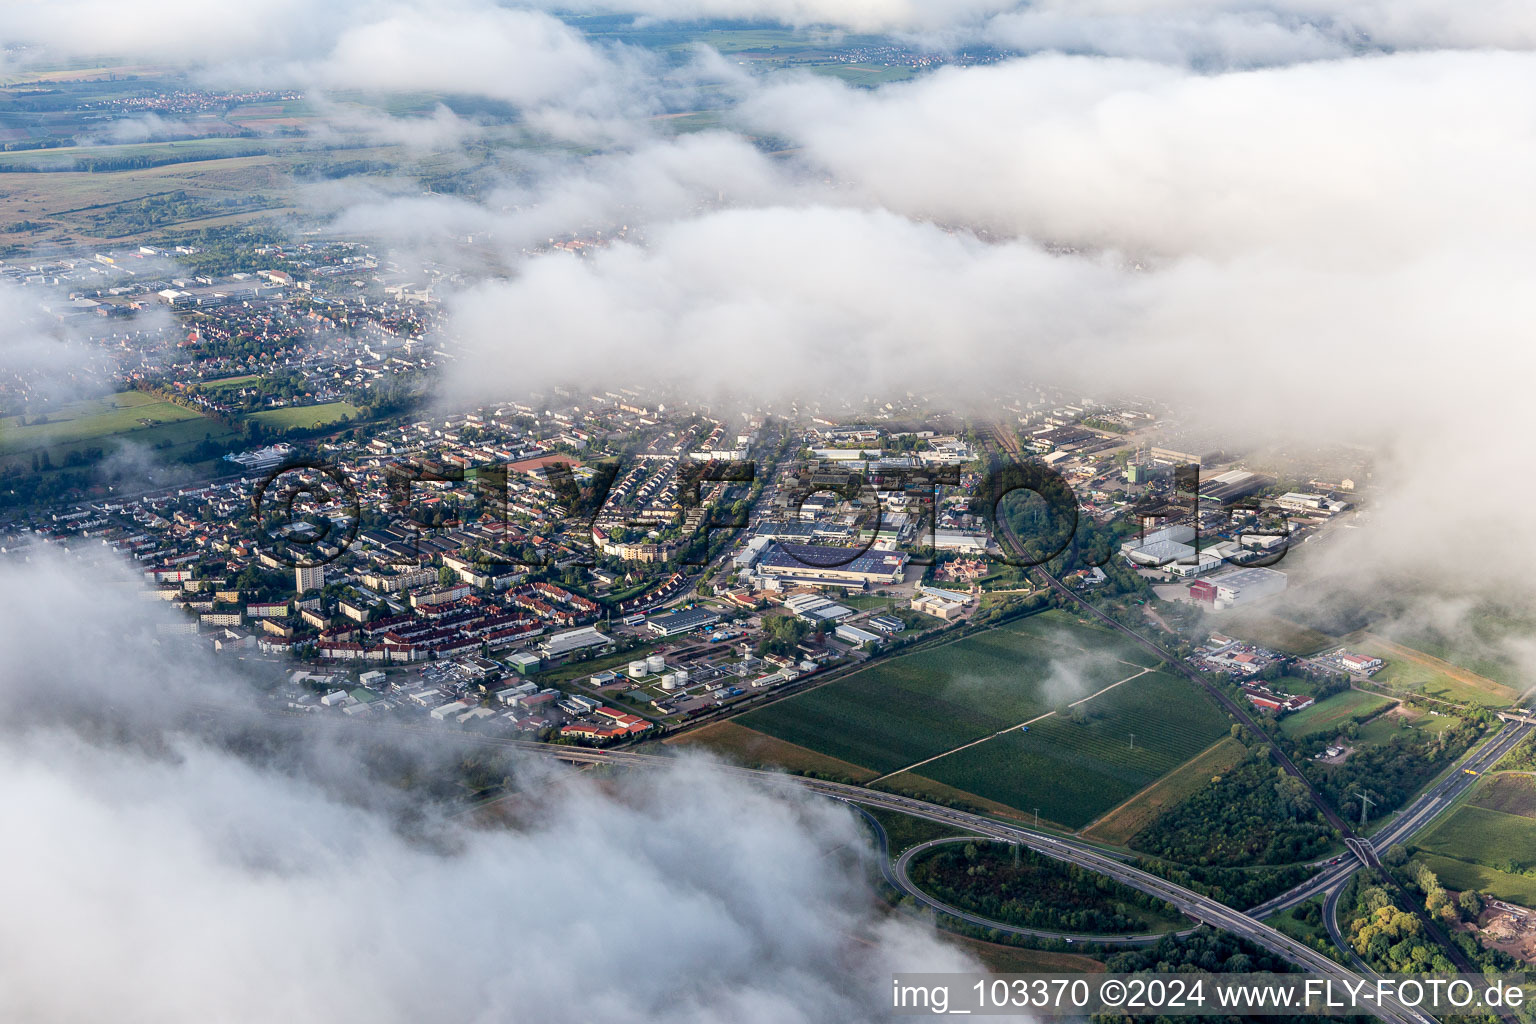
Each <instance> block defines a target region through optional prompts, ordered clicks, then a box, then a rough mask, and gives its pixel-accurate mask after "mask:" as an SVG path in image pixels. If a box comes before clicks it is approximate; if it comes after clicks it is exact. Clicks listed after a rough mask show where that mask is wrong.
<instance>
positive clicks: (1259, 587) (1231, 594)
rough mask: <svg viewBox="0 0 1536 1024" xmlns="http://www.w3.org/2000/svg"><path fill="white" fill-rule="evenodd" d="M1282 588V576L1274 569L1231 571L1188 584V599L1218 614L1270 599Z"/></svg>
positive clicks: (1283, 579)
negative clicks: (1218, 612)
mask: <svg viewBox="0 0 1536 1024" xmlns="http://www.w3.org/2000/svg"><path fill="white" fill-rule="evenodd" d="M1285 584H1286V578H1285V573H1283V572H1276V571H1275V570H1274V569H1260V568H1246V569H1231V570H1228V571H1227V572H1224V573H1219V574H1217V575H1215V576H1212V577H1211V578H1210V579H1205V580H1196V581H1195V582H1193V583H1191V584H1190V585H1189V596H1190V597H1191V598H1192V599H1194V600H1196V601H1201V602H1203V603H1205V604H1209V605H1210V606H1211V607H1212V608H1215V609H1216V610H1217V611H1220V610H1221V609H1223V608H1232V607H1234V606H1236V605H1240V604H1251V603H1252V602H1254V601H1257V600H1260V599H1261V598H1265V597H1271V596H1273V595H1275V594H1278V593H1280V592H1281V591H1282V590H1284V589H1285Z"/></svg>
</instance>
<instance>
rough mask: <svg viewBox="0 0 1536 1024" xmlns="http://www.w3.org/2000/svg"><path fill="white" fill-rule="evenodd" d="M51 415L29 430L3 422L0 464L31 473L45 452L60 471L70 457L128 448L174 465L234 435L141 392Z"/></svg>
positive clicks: (109, 397)
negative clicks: (205, 443)
mask: <svg viewBox="0 0 1536 1024" xmlns="http://www.w3.org/2000/svg"><path fill="white" fill-rule="evenodd" d="M47 416H48V422H47V423H29V424H27V425H26V426H22V425H20V423H19V422H18V420H17V418H16V417H14V416H13V417H6V418H5V419H3V420H0V465H6V466H16V467H18V468H21V469H30V468H31V465H32V456H33V454H34V453H38V454H40V453H41V452H44V451H46V452H47V453H48V458H49V459H50V460H51V461H52V464H53V466H54V467H55V468H60V467H63V466H64V465H65V460H66V459H67V458H68V457H69V454H70V453H71V452H75V451H79V452H84V451H85V450H86V449H89V448H100V449H102V450H103V451H105V452H107V453H111V452H113V451H116V450H117V449H119V448H121V447H123V446H124V445H125V444H126V445H137V446H141V447H143V448H150V449H153V450H154V455H155V457H156V458H158V459H160V460H164V461H171V460H174V459H176V458H178V457H180V456H181V455H183V454H185V453H186V452H188V451H189V450H190V449H191V448H192V447H193V446H195V445H197V444H198V443H199V442H201V441H202V440H203V439H204V438H205V437H207V438H211V439H212V440H214V441H220V442H222V441H227V440H229V439H230V438H232V437H233V436H234V432H233V431H231V430H230V429H229V428H228V427H225V426H223V425H221V424H219V423H216V422H214V421H213V420H210V419H206V418H205V417H203V416H201V415H200V414H198V413H196V412H193V411H192V410H190V409H184V408H182V407H181V406H179V405H174V404H172V403H170V402H164V401H161V400H160V399H158V398H155V397H154V396H153V395H146V394H143V393H141V392H138V391H123V392H120V393H118V394H115V395H107V396H105V397H103V398H93V399H86V400H83V401H79V402H71V403H69V404H68V405H64V406H59V407H57V408H55V409H51V410H49V411H48V413H47ZM28 418H29V419H30V418H31V417H28Z"/></svg>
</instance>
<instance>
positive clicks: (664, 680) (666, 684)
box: [661, 672, 677, 690]
mask: <svg viewBox="0 0 1536 1024" xmlns="http://www.w3.org/2000/svg"><path fill="white" fill-rule="evenodd" d="M661 688H662V689H663V690H675V689H677V675H676V674H675V673H671V672H669V673H667V674H666V675H664V676H662V677H661Z"/></svg>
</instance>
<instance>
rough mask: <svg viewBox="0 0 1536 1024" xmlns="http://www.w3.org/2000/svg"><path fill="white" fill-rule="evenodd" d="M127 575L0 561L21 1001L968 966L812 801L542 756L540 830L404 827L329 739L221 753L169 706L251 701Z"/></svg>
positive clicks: (614, 1002)
mask: <svg viewBox="0 0 1536 1024" xmlns="http://www.w3.org/2000/svg"><path fill="white" fill-rule="evenodd" d="M120 579H122V576H121V574H120V572H119V571H117V570H113V569H109V568H107V567H105V566H98V567H95V568H92V569H86V568H84V567H82V566H81V565H80V564H78V563H77V562H75V561H73V560H60V559H58V558H55V557H53V556H51V555H47V554H41V555H36V556H34V559H33V561H32V563H31V564H30V565H23V566H16V565H5V566H0V642H3V644H4V647H5V650H6V652H7V670H6V673H5V683H4V687H3V690H0V706H3V708H4V710H5V714H6V725H5V728H4V730H3V733H0V811H3V813H4V814H5V815H6V816H7V818H8V819H9V820H12V821H17V822H25V823H26V827H25V828H21V829H18V830H15V832H14V834H13V836H12V837H11V841H10V842H8V843H7V844H6V848H5V851H4V853H3V854H0V865H3V869H4V870H3V871H0V879H3V880H0V898H3V899H4V900H5V903H6V907H7V913H6V916H5V920H4V921H3V922H0V952H3V954H4V955H3V957H0V1015H4V1016H5V1017H6V1018H7V1019H12V1020H79V1019H100V1018H104V1017H109V1016H112V1015H114V1014H118V1013H121V1012H122V1008H123V1007H125V1006H127V1007H132V1015H133V1016H134V1017H135V1018H145V1019H148V1018H153V1019H156V1020H161V1021H172V1022H174V1021H200V1020H207V1019H209V1018H210V1017H217V1018H219V1019H222V1020H235V1021H271V1020H275V1019H286V1020H294V1021H365V1020H368V1021H420V1020H426V1019H432V1020H498V1021H530V1022H533V1021H546V1020H551V1019H558V1018H560V1017H563V1016H567V1015H568V1014H569V1012H570V1007H571V1006H572V1005H573V1003H574V1002H579V1003H580V1004H581V1005H582V1006H583V1007H584V1010H583V1012H584V1013H587V1014H590V1015H592V1016H594V1017H597V1018H601V1019H605V1020H615V1021H662V1020H665V1021H698V1022H701V1024H702V1022H706V1021H719V1020H732V1021H747V1022H751V1021H761V1022H765V1024H766V1022H770V1021H822V1020H831V1019H839V1020H844V1019H846V1020H874V1019H883V1018H882V1017H881V1015H880V1013H879V1012H878V1007H879V1006H880V1005H882V1004H881V1000H882V999H883V998H885V997H886V989H887V986H888V985H889V974H890V972H891V971H894V970H903V969H925V970H962V969H968V968H969V969H974V965H972V964H970V963H969V962H968V961H966V960H965V958H964V957H963V956H962V955H961V954H959V953H958V952H956V951H954V950H952V949H950V948H948V947H946V946H944V945H941V944H940V943H939V942H938V941H937V940H936V939H935V938H934V937H933V936H932V934H931V933H929V932H927V931H925V930H923V929H922V928H920V927H919V926H918V925H916V924H914V923H912V922H911V921H910V920H908V919H905V918H901V917H894V918H884V917H882V916H881V915H879V914H877V913H876V912H875V910H874V909H873V907H874V905H875V904H874V901H873V900H872V898H871V895H870V893H869V891H868V890H867V889H866V888H865V883H864V881H863V878H862V877H861V875H860V874H859V872H858V871H856V870H855V869H854V868H852V867H851V866H850V865H849V863H848V861H847V859H846V857H847V854H848V853H849V852H850V851H852V850H857V849H861V848H862V847H863V842H864V841H863V839H862V837H861V835H860V833H859V832H858V830H857V827H856V825H855V823H854V820H853V819H852V818H851V817H850V815H849V814H848V812H847V811H846V810H844V809H842V808H840V807H837V806H835V805H832V804H829V803H826V802H823V801H817V800H812V799H809V798H788V799H786V798H783V797H779V796H773V795H769V794H768V793H765V792H763V791H761V790H758V789H755V788H753V787H750V786H747V785H744V784H742V783H740V782H736V781H727V780H725V779H722V778H721V777H720V776H718V775H715V774H712V773H710V772H709V771H708V770H707V769H706V768H704V767H701V766H697V765H693V764H688V763H684V764H680V765H679V767H677V768H676V769H674V770H667V771H663V772H657V773H654V774H650V773H647V774H637V775H634V776H626V775H619V776H617V777H615V778H613V779H611V780H610V781H609V782H608V783H606V784H599V782H598V781H597V780H595V779H589V778H571V779H566V780H564V781H558V782H557V781H554V780H553V779H547V780H545V781H543V782H540V779H541V773H540V772H539V771H536V770H532V769H530V775H529V782H530V785H531V786H532V787H533V788H532V789H531V791H530V793H529V795H528V796H527V797H526V798H525V800H526V801H528V802H529V803H526V804H525V805H524V806H525V809H526V810H527V812H528V813H525V814H524V815H523V817H524V818H526V819H527V820H528V821H529V822H530V824H528V825H527V826H526V827H522V828H519V829H503V828H476V827H471V826H469V825H468V824H467V823H462V822H459V821H458V820H457V819H453V818H448V817H444V816H442V815H441V814H437V815H433V814H432V813H431V811H430V810H429V811H428V814H427V816H426V819H425V821H424V822H420V823H418V826H417V827H415V828H413V829H410V830H402V828H401V827H400V826H399V824H398V823H397V822H396V821H395V820H394V818H393V817H392V816H391V815H389V814H387V813H385V812H384V811H383V810H382V809H381V807H382V806H386V805H387V804H388V803H389V802H390V800H391V799H392V798H391V797H388V796H385V797H383V798H381V799H380V800H379V801H378V802H377V803H375V802H374V801H371V800H369V799H366V796H367V792H366V791H367V790H368V788H369V787H370V785H371V784H369V783H368V782H367V781H366V779H362V778H358V777H357V776H359V775H362V774H363V773H364V771H365V769H364V767H363V766H362V765H361V764H359V763H356V762H353V761H350V760H349V755H348V753H347V750H348V748H347V747H345V746H337V747H335V748H334V749H332V750H330V751H328V752H317V751H313V750H311V751H309V752H308V753H307V754H306V755H305V760H307V761H308V762H309V767H307V768H303V769H300V768H296V767H295V766H294V765H293V764H284V763H271V764H267V763H262V762H261V761H260V760H256V761H253V760H251V759H249V758H237V757H235V756H232V755H230V754H227V753H223V752H220V751H219V750H217V749H214V748H213V747H211V746H209V745H208V744H207V743H205V742H203V741H202V740H201V739H200V738H198V737H197V736H196V735H194V734H193V733H192V732H191V731H190V730H184V729H181V728H178V727H177V726H176V725H175V723H176V722H177V720H178V719H179V718H180V717H181V710H184V709H186V708H187V707H188V706H189V704H192V703H196V704H197V705H198V706H199V707H202V708H207V709H209V710H208V711H207V714H213V713H214V712H213V711H212V709H213V708H216V707H218V706H220V705H222V704H226V703H227V704H228V705H230V707H231V708H233V707H235V706H237V701H236V700H235V699H234V696H233V694H234V693H235V692H237V691H238V689H239V685H240V684H238V683H237V682H236V681H235V680H234V679H233V678H231V675H232V670H231V669H230V668H228V667H223V666H220V665H217V664H215V663H213V662H212V661H210V660H208V659H206V658H204V657H202V656H201V655H198V654H195V653H191V652H189V651H187V650H186V649H185V648H184V646H183V645H184V644H186V643H189V642H190V641H189V640H187V639H186V638H174V639H172V638H167V639H166V640H165V641H164V643H163V645H162V644H160V643H159V642H157V640H156V639H155V629H154V626H155V622H156V621H158V620H165V619H166V617H167V615H168V614H169V613H168V612H167V611H165V610H164V609H163V606H160V605H159V603H158V602H155V603H154V605H146V604H143V603H142V600H143V599H141V598H138V597H137V596H135V595H133V594H132V593H131V590H132V589H134V588H133V584H132V583H131V581H130V582H126V583H119V584H117V585H115V586H114V585H105V586H104V584H103V581H104V580H120ZM232 713H234V712H233V711H230V710H226V711H225V712H220V713H219V714H226V715H227V714H232ZM247 728H250V729H259V726H258V725H254V724H253V725H249V726H247ZM355 728H366V726H357V727H355ZM319 735H320V736H322V737H323V736H324V733H323V732H322V733H320V734H319ZM311 739H312V741H313V738H311ZM400 742H408V741H406V740H402V741H400ZM423 742H424V741H423ZM322 762H323V763H324V769H323V771H322V770H321V769H320V768H319V767H317V766H318V765H320V764H321V763H322ZM326 778H329V779H330V780H331V782H330V783H327V782H326V781H325V780H326ZM347 778H350V779H351V785H350V786H348V785H345V784H344V781H345V779H347ZM349 789H351V790H355V791H356V792H353V793H352V794H351V795H350V796H347V797H345V798H344V797H343V796H342V795H341V794H343V793H345V792H347V791H348V790H349ZM439 810H440V811H447V810H451V808H440V809H439ZM82 965H86V967H85V968H84V969H88V970H89V973H90V977H91V983H90V984H89V985H82V984H78V983H77V982H78V979H79V972H80V971H81V970H82V969H83V968H82Z"/></svg>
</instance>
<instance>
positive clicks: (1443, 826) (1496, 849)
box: [1414, 803, 1536, 898]
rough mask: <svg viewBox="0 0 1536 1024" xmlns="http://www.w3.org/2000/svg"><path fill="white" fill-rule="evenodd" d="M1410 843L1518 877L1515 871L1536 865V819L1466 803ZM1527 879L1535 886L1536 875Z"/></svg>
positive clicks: (1442, 855) (1432, 851)
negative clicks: (1535, 877) (1531, 878)
mask: <svg viewBox="0 0 1536 1024" xmlns="http://www.w3.org/2000/svg"><path fill="white" fill-rule="evenodd" d="M1414 845H1415V846H1416V847H1418V848H1419V849H1421V850H1424V851H1425V852H1427V853H1433V854H1436V855H1437V856H1440V857H1444V858H1446V859H1448V860H1452V861H1457V862H1460V863H1464V864H1468V865H1472V866H1475V867H1481V868H1487V869H1490V870H1492V871H1496V872H1500V873H1507V874H1510V875H1513V876H1515V877H1520V875H1518V874H1517V872H1524V871H1528V870H1530V869H1532V868H1536V821H1533V820H1532V819H1530V818H1527V817H1523V816H1521V815H1518V814H1505V813H1504V812H1503V811H1495V810H1491V809H1489V808H1487V807H1478V806H1475V805H1474V804H1470V803H1468V804H1463V805H1461V806H1460V807H1458V808H1456V810H1455V811H1454V812H1452V813H1451V815H1450V816H1449V817H1448V818H1446V819H1444V820H1443V821H1441V822H1440V823H1439V824H1438V825H1436V826H1435V827H1434V829H1433V830H1431V831H1430V833H1429V834H1428V835H1426V836H1424V837H1423V838H1422V839H1419V840H1418V841H1416V842H1415V843H1414ZM1511 868H1513V869H1514V870H1511ZM1531 881H1532V885H1533V887H1536V879H1533V880H1531ZM1446 884H1447V885H1451V883H1450V882H1447V883H1446ZM1451 887H1452V888H1456V886H1451ZM1511 898H1513V897H1511Z"/></svg>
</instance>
